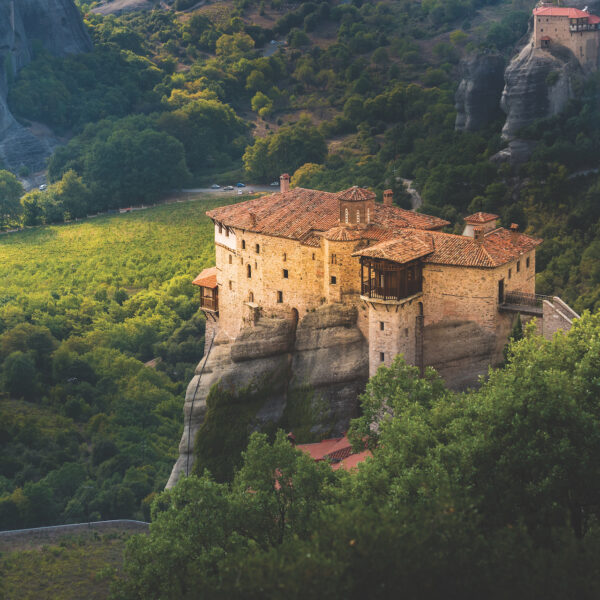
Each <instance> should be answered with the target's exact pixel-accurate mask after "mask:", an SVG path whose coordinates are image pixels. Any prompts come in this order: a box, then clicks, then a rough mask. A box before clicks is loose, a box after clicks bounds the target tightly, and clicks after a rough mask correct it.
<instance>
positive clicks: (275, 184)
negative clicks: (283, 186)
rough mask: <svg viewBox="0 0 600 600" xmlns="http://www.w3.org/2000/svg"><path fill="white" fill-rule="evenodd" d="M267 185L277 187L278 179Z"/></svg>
mask: <svg viewBox="0 0 600 600" xmlns="http://www.w3.org/2000/svg"><path fill="white" fill-rule="evenodd" d="M269 185H270V186H271V187H277V186H278V185H279V181H272V182H271V183H270V184H269Z"/></svg>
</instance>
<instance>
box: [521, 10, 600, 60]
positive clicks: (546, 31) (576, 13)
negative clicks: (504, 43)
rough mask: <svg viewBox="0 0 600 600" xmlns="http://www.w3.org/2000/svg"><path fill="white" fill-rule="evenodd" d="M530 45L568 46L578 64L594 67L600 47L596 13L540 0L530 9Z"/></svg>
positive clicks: (598, 23) (598, 24)
mask: <svg viewBox="0 0 600 600" xmlns="http://www.w3.org/2000/svg"><path fill="white" fill-rule="evenodd" d="M532 43H533V46H534V48H551V47H552V46H553V45H560V46H565V47H566V48H569V50H571V52H573V54H574V55H575V57H576V58H577V60H578V61H579V63H580V64H581V66H582V67H584V68H586V69H588V70H596V69H597V67H598V58H599V49H600V17H598V16H596V15H592V14H590V13H589V12H588V11H587V9H586V10H579V9H578V8H570V7H566V6H555V5H553V4H548V3H544V2H541V3H540V4H538V5H537V6H536V8H534V9H533V42H532Z"/></svg>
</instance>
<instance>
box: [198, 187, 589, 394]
mask: <svg viewBox="0 0 600 600" xmlns="http://www.w3.org/2000/svg"><path fill="white" fill-rule="evenodd" d="M281 184H282V185H281V191H280V192H279V193H275V194H272V195H270V196H263V197H260V198H257V199H253V200H248V201H246V202H241V203H238V204H232V205H229V206H223V207H220V208H216V209H213V210H210V211H208V212H207V214H208V216H209V217H210V218H211V219H212V220H213V222H214V227H215V249H216V266H215V267H212V268H210V269H207V270H205V271H203V272H202V273H201V274H200V275H199V276H198V278H197V279H196V280H195V281H194V283H196V284H197V285H199V286H200V289H201V291H202V292H201V303H202V308H203V310H204V311H205V313H206V315H207V323H208V329H209V331H210V329H211V328H213V329H215V328H218V330H219V333H220V334H221V333H222V334H223V335H225V336H226V337H227V338H228V339H230V340H234V339H236V338H237V337H238V336H239V334H240V332H241V331H242V330H243V329H244V328H247V327H253V326H254V325H255V324H256V323H257V322H258V321H259V320H260V319H261V317H263V316H264V317H276V316H279V317H284V318H289V319H290V320H291V321H292V322H293V323H294V326H296V325H297V324H298V322H299V320H302V319H303V318H304V316H305V315H307V313H310V312H312V311H315V310H317V309H319V307H322V306H323V305H326V304H336V305H346V306H351V307H353V308H354V309H355V310H356V311H357V313H358V317H357V321H356V326H357V327H358V328H359V330H360V331H361V332H362V335H363V336H364V338H365V339H366V341H367V344H366V345H365V348H367V350H366V352H368V361H369V373H370V375H373V374H374V373H375V371H376V370H377V368H378V367H379V366H380V365H382V364H385V365H389V364H390V363H391V361H392V360H393V359H394V357H395V356H396V355H398V354H403V355H404V358H405V359H406V361H407V362H408V363H410V364H413V365H416V366H418V367H419V368H420V369H421V370H422V369H423V368H424V367H425V366H427V365H431V366H433V367H435V368H436V369H437V370H438V371H439V372H440V374H441V375H442V377H444V379H445V380H446V382H447V383H448V385H450V386H451V387H455V388H464V387H465V386H468V385H472V384H474V383H476V381H477V377H478V376H479V375H481V374H484V373H486V372H487V370H488V367H489V365H495V364H499V363H501V362H502V361H503V348H504V346H505V344H506V342H507V338H508V335H509V333H510V331H511V328H512V326H513V324H514V321H515V319H516V317H517V314H519V313H520V314H521V315H522V317H523V318H525V319H527V318H530V317H533V316H535V317H537V318H538V326H539V328H540V331H541V332H542V333H543V334H544V335H547V336H549V335H551V334H552V333H553V332H554V331H555V330H556V329H558V328H567V329H568V328H569V327H570V324H571V321H572V320H573V318H575V317H577V315H576V313H574V312H573V311H572V310H571V309H570V308H569V307H568V306H567V305H566V304H564V303H563V302H562V301H561V300H560V299H559V298H550V297H540V296H536V294H535V249H536V247H537V246H538V245H539V244H540V243H541V240H539V239H536V238H533V237H530V236H528V235H525V234H523V233H521V232H519V231H518V227H517V225H514V224H513V225H512V226H511V228H510V230H509V229H504V228H502V227H497V226H496V221H497V219H498V217H497V215H492V214H487V213H476V214H475V215H471V216H469V217H467V218H466V219H465V221H466V226H465V230H464V234H463V235H454V234H450V233H444V232H443V231H441V230H442V228H443V227H444V226H446V225H448V222H447V221H444V220H443V219H440V218H438V217H434V216H429V215H424V214H419V213H417V212H412V211H408V210H404V209H402V208H399V207H397V206H394V205H393V202H392V192H391V190H387V191H386V192H384V198H383V203H379V202H376V201H375V194H374V193H373V192H371V191H369V190H366V189H362V188H359V187H353V188H350V189H348V190H344V191H342V192H338V193H330V192H322V191H318V190H308V189H302V188H295V189H289V178H288V177H286V176H282V179H281ZM208 337H209V336H208V335H207V339H208Z"/></svg>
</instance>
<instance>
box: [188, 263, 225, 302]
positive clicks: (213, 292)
mask: <svg viewBox="0 0 600 600" xmlns="http://www.w3.org/2000/svg"><path fill="white" fill-rule="evenodd" d="M192 283H193V284H194V285H197V286H198V287H199V288H200V308H201V309H202V310H205V311H208V312H212V313H218V312H219V287H218V285H217V268H216V267H210V268H208V269H204V271H202V273H200V275H198V277H196V279H194V281H193V282H192Z"/></svg>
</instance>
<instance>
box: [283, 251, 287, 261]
mask: <svg viewBox="0 0 600 600" xmlns="http://www.w3.org/2000/svg"><path fill="white" fill-rule="evenodd" d="M286 260H287V254H286V253H285V252H284V253H283V262H285V261H286Z"/></svg>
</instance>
